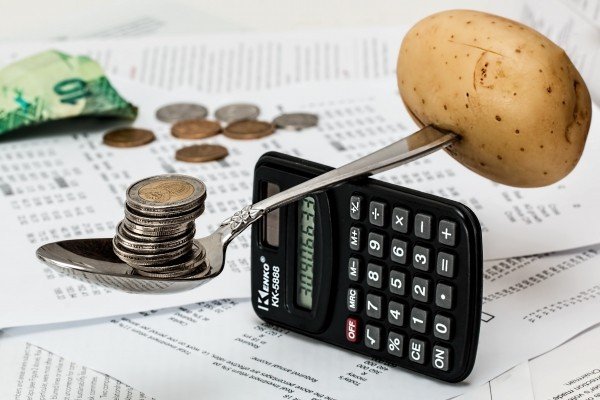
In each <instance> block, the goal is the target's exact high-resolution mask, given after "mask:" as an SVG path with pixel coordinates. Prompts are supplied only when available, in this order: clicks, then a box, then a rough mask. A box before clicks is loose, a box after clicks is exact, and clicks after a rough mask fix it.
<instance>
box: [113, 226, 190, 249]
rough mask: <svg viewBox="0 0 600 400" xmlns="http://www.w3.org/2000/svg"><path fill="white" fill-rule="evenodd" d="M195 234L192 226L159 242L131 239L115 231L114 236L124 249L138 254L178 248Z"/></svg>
mask: <svg viewBox="0 0 600 400" xmlns="http://www.w3.org/2000/svg"><path fill="white" fill-rule="evenodd" d="M195 234H196V228H195V227H194V228H193V229H192V230H190V231H189V232H187V233H186V234H185V235H183V236H178V237H174V238H172V239H169V240H163V241H160V242H147V241H138V240H132V239H130V238H128V237H127V236H126V235H123V234H121V232H118V233H117V236H116V238H117V241H118V242H119V244H120V245H121V246H122V247H123V248H125V249H126V250H130V251H132V252H134V253H138V254H154V253H162V252H165V251H170V250H174V249H177V248H179V247H180V246H184V245H185V244H187V243H188V242H190V241H191V240H193V239H194V235H195Z"/></svg>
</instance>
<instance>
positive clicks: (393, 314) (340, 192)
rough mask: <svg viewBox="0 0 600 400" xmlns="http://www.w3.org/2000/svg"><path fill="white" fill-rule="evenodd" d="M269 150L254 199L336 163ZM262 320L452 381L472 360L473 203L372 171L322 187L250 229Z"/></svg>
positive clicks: (477, 285) (475, 323)
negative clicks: (382, 178)
mask: <svg viewBox="0 0 600 400" xmlns="http://www.w3.org/2000/svg"><path fill="white" fill-rule="evenodd" d="M331 169H332V168H331V167H327V166H325V165H321V164H317V163H314V162H310V161H307V160H304V159H301V158H296V157H292V156H289V155H285V154H281V153H277V152H269V153H266V154H264V155H263V156H262V157H261V158H260V159H259V161H258V162H257V164H256V168H255V171H254V188H253V196H254V202H257V201H259V200H262V199H264V198H266V197H269V196H272V195H274V194H276V193H278V192H280V191H283V190H285V189H287V188H289V187H292V186H295V185H297V184H300V183H302V182H304V181H306V180H308V179H311V178H313V177H315V176H317V175H320V174H322V173H325V172H327V171H329V170H331ZM251 248H252V255H251V271H252V273H251V275H252V278H251V282H252V283H251V285H252V305H253V308H254V310H255V312H256V314H257V315H258V316H259V317H260V318H262V319H263V320H265V321H267V322H269V323H271V324H274V325H278V326H281V327H284V328H286V329H288V330H291V331H294V332H297V333H300V334H302V335H306V336H308V337H310V338H313V339H315V340H320V341H323V342H326V343H330V344H332V345H335V346H339V347H341V348H344V349H346V350H349V351H353V352H356V353H359V354H362V355H365V356H368V357H373V358H375V359H378V360H382V361H386V362H389V363H392V364H394V365H397V366H400V367H403V368H406V369H409V370H412V371H415V372H418V373H422V374H425V375H428V376H430V377H433V378H437V379H441V380H443V381H447V382H459V381H462V380H464V379H465V378H466V377H467V376H468V375H469V373H470V372H471V370H472V368H473V364H474V362H475V355H476V353H477V343H478V339H479V325H480V321H481V303H482V245H481V227H480V225H479V222H478V220H477V217H476V216H475V214H474V213H473V212H472V211H471V210H470V209H469V208H468V207H466V206H465V205H463V204H461V203H458V202H456V201H451V200H448V199H445V198H442V197H437V196H434V195H431V194H427V193H423V192H418V191H415V190H411V189H407V188H404V187H401V186H398V185H393V184H390V183H385V182H382V181H379V180H375V179H370V178H361V179H359V180H355V181H351V182H347V183H344V184H341V185H339V186H336V187H334V188H330V189H327V190H326V191H321V192H319V193H314V194H311V195H309V196H306V197H304V198H302V199H301V200H299V201H297V202H295V203H291V204H290V205H287V206H285V207H282V208H280V209H277V210H274V211H271V212H270V213H268V214H267V215H266V216H265V217H263V218H262V219H261V220H259V221H257V222H256V223H254V224H253V226H252V244H251Z"/></svg>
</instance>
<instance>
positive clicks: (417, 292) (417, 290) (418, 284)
mask: <svg viewBox="0 0 600 400" xmlns="http://www.w3.org/2000/svg"><path fill="white" fill-rule="evenodd" d="M412 298H413V299H415V300H418V301H423V302H427V301H428V300H429V279H425V278H418V277H417V278H414V279H413V282H412Z"/></svg>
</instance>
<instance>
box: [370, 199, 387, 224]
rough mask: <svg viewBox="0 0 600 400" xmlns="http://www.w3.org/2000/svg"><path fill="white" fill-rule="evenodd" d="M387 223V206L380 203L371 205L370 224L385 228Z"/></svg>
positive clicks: (374, 202) (373, 202)
mask: <svg viewBox="0 0 600 400" xmlns="http://www.w3.org/2000/svg"><path fill="white" fill-rule="evenodd" d="M384 221H385V204H384V203H381V202H379V201H372V202H371V203H369V222H370V223H372V224H373V225H375V226H383V223H384Z"/></svg>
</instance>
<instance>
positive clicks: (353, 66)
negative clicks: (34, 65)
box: [0, 26, 407, 96]
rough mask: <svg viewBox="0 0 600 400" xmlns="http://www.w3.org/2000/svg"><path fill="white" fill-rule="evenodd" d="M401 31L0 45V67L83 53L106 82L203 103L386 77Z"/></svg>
mask: <svg viewBox="0 0 600 400" xmlns="http://www.w3.org/2000/svg"><path fill="white" fill-rule="evenodd" d="M406 30H407V28H406V27H403V26H400V27H390V28H361V29H331V30H311V31H298V32H278V33H272V32H269V33H243V34H240V33H223V34H207V35H196V36H181V37H168V36H167V37H147V38H136V39H117V40H115V39H113V40H102V39H98V40H82V41H69V42H42V43H19V44H17V45H15V44H10V45H0V66H3V65H5V64H8V63H11V62H14V61H16V60H18V59H20V58H23V57H26V56H27V55H30V54H35V53H36V52H39V51H43V50H47V49H49V48H56V49H59V50H63V51H66V52H70V53H75V54H87V55H89V56H90V57H92V58H94V59H95V60H96V61H98V62H99V63H100V64H101V65H102V67H103V68H104V70H105V71H107V72H108V73H110V74H111V75H116V76H120V77H123V78H127V79H131V80H134V81H136V82H139V83H142V84H146V85H149V86H153V87H158V88H162V89H169V90H170V89H177V88H186V89H193V90H198V91H200V92H201V95H203V96H206V95H209V94H215V93H232V92H237V91H256V90H263V89H272V88H277V87H283V86H289V85H293V84H299V83H306V82H327V81H335V80H337V81H340V80H341V81H346V82H348V81H352V80H354V79H379V78H383V77H388V78H389V79H390V82H391V84H390V87H392V86H395V84H394V83H393V82H394V81H395V70H396V58H397V53H398V50H399V49H400V42H401V41H402V38H403V37H404V33H405V32H406Z"/></svg>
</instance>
